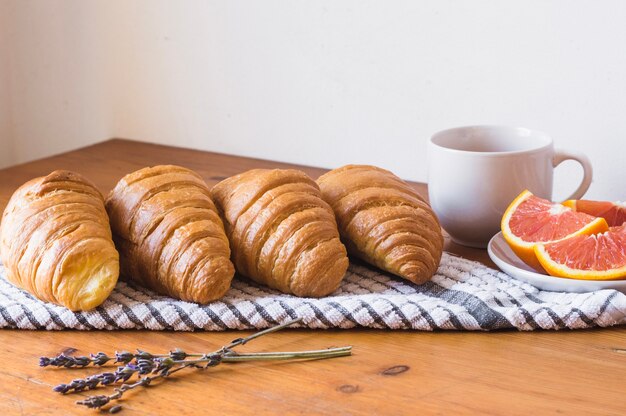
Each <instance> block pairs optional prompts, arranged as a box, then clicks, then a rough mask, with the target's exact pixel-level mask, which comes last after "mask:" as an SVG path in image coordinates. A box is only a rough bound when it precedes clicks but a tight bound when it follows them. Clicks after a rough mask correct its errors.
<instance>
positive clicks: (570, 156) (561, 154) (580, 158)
mask: <svg viewBox="0 0 626 416" xmlns="http://www.w3.org/2000/svg"><path fill="white" fill-rule="evenodd" d="M566 160H575V161H576V162H578V163H580V165H581V166H582V167H583V181H582V182H581V183H580V186H579V187H578V189H576V190H575V191H574V193H573V194H571V195H570V196H569V197H568V198H567V199H580V198H582V196H583V195H585V192H587V189H589V185H591V178H592V176H593V169H592V168H591V162H590V161H589V158H588V157H587V156H585V155H583V154H580V153H573V152H566V151H565V150H561V149H556V150H555V151H554V157H553V158H552V166H553V167H555V168H556V167H557V166H558V165H560V164H561V162H564V161H566Z"/></svg>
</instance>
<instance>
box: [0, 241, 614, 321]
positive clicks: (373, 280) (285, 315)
mask: <svg viewBox="0 0 626 416" xmlns="http://www.w3.org/2000/svg"><path fill="white" fill-rule="evenodd" d="M4 274H5V271H4V268H2V266H1V265H0V327H2V328H24V329H47V330H60V329H68V328H71V329H79V330H93V329H152V330H176V331H193V330H199V329H202V330H209V331H221V330H227V329H253V328H257V329H258V328H267V327H269V326H272V325H276V324H277V323H280V322H284V321H286V320H289V319H292V318H296V317H303V318H304V321H303V326H305V327H308V328H356V327H368V328H388V329H413V330H426V331H431V330H435V329H452V330H496V329H505V328H517V329H519V330H524V331H528V330H534V329H564V328H571V329H577V328H590V327H595V326H600V327H608V326H613V325H620V324H623V323H626V295H624V294H623V293H620V292H617V291H614V290H601V291H596V292H590V293H582V294H581V293H558V292H547V291H541V290H538V289H536V288H535V287H533V286H531V285H528V284H526V283H522V282H520V281H517V280H515V279H513V278H511V277H509V276H507V275H505V274H504V273H501V272H498V271H496V270H493V269H490V268H488V267H485V266H484V265H482V264H480V263H477V262H474V261H470V260H467V259H463V258H460V257H456V256H453V255H450V254H448V253H444V255H443V258H442V261H441V265H440V267H439V270H438V272H437V274H436V275H435V276H434V277H433V279H432V281H431V282H428V283H426V284H424V285H419V286H418V285H414V284H411V283H409V282H407V281H404V280H401V279H399V278H396V277H393V276H390V275H388V274H385V273H383V272H381V271H380V270H378V269H375V268H373V267H370V266H366V265H364V264H361V263H359V264H355V263H353V264H351V265H350V268H349V270H348V273H347V275H346V277H345V279H344V281H343V283H342V284H341V287H340V288H339V289H338V290H337V291H336V292H334V293H333V294H332V295H330V296H328V297H325V298H322V299H302V298H297V297H294V296H290V295H285V294H283V293H280V292H277V291H274V290H271V289H268V288H266V287H263V286H259V285H257V284H255V283H253V282H251V281H249V280H245V279H241V278H235V280H234V281H233V286H232V288H231V289H230V291H229V292H228V293H227V294H226V296H225V297H224V298H223V299H221V300H220V301H217V302H213V303H210V304H208V305H197V304H194V303H188V302H182V301H178V300H175V299H172V298H168V297H166V296H160V295H157V294H155V293H154V292H152V291H150V290H147V289H145V288H142V287H138V286H134V285H131V284H128V283H125V282H121V281H120V282H119V283H118V285H117V287H116V288H115V290H114V291H113V293H112V294H111V296H110V297H109V299H107V301H106V302H105V303H104V304H102V305H101V306H100V307H98V308H97V309H95V310H93V311H89V312H79V313H75V312H71V311H69V310H68V309H66V308H63V307H61V306H56V305H52V304H49V303H45V302H41V301H39V300H37V299H35V298H34V297H33V296H31V295H30V294H29V293H27V292H25V291H23V290H20V289H18V288H16V287H15V286H13V285H12V284H11V283H9V282H8V281H7V280H6V279H5V278H4Z"/></svg>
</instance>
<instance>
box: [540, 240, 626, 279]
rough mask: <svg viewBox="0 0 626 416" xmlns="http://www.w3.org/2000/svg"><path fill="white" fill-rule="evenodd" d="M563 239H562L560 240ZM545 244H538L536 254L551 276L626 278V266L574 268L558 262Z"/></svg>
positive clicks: (568, 277)
mask: <svg viewBox="0 0 626 416" xmlns="http://www.w3.org/2000/svg"><path fill="white" fill-rule="evenodd" d="M559 241H562V240H559ZM545 246H546V245H545V244H536V245H535V248H534V252H535V256H536V258H537V260H538V261H539V263H540V264H541V266H542V267H543V268H544V270H545V271H546V272H548V274H549V275H550V276H555V277H564V278H567V279H577V280H620V279H626V266H624V267H620V268H616V269H610V270H580V269H572V268H570V267H567V266H566V265H564V264H561V263H558V262H556V261H554V260H552V258H551V257H550V255H549V254H548V252H547V251H546V248H545Z"/></svg>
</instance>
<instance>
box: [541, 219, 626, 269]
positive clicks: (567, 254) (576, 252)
mask: <svg viewBox="0 0 626 416" xmlns="http://www.w3.org/2000/svg"><path fill="white" fill-rule="evenodd" d="M535 254H536V256H537V259H538V260H539V262H540V263H541V265H542V266H543V268H544V269H545V270H546V271H547V272H548V274H550V275H551V276H558V277H567V278H570V279H584V280H617V279H626V225H624V226H621V227H611V228H610V229H609V231H606V232H604V233H600V234H595V235H575V236H573V237H569V238H566V239H564V240H560V241H557V242H555V243H548V244H538V245H536V246H535Z"/></svg>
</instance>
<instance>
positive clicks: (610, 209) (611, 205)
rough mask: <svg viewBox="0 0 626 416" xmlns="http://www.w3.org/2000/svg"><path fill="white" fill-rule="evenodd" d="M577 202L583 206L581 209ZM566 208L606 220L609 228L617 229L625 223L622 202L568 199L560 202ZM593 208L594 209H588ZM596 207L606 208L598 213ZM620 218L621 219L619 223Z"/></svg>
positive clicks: (624, 209) (625, 203) (625, 207)
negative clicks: (610, 215) (608, 215)
mask: <svg viewBox="0 0 626 416" xmlns="http://www.w3.org/2000/svg"><path fill="white" fill-rule="evenodd" d="M579 202H580V203H581V204H583V207H581V206H580V205H579ZM562 204H563V205H565V206H566V207H568V208H571V209H573V210H574V211H578V212H583V213H585V214H589V215H593V216H594V217H603V218H604V219H606V221H607V223H608V224H609V226H613V227H619V226H620V225H622V224H624V223H626V218H625V217H624V216H625V215H626V202H622V201H616V202H611V201H591V200H580V201H579V200H577V199H568V200H567V201H564V202H562ZM590 204H593V205H591V207H594V208H595V210H594V209H590V208H591V207H590ZM598 206H605V207H607V209H606V210H604V211H601V212H598V211H597V210H598ZM609 213H611V214H613V216H612V217H607V216H606V215H607V214H609ZM620 218H621V219H622V220H621V221H620Z"/></svg>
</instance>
